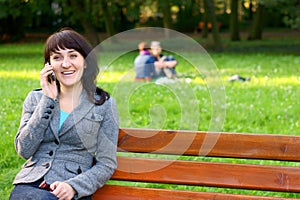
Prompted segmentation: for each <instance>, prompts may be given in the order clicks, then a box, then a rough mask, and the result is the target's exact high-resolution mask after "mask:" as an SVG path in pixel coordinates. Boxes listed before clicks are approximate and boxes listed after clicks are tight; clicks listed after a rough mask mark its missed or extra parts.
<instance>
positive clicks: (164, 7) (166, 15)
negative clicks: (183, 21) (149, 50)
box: [158, 0, 172, 38]
mask: <svg viewBox="0 0 300 200" xmlns="http://www.w3.org/2000/svg"><path fill="white" fill-rule="evenodd" d="M158 3H159V7H160V8H161V11H162V13H163V23H164V27H165V28H167V29H165V36H166V37H167V38H169V37H170V31H169V30H168V29H171V28H172V19H171V6H170V1H169V0H163V1H158Z"/></svg>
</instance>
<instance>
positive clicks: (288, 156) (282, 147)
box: [118, 128, 300, 161]
mask: <svg viewBox="0 0 300 200" xmlns="http://www.w3.org/2000/svg"><path fill="white" fill-rule="evenodd" d="M118 147H119V151H128V152H142V153H162V154H179V155H201V156H203V155H204V156H216V157H232V158H251V159H274V160H287V161H300V151H299V148H300V136H286V135H271V134H243V133H207V132H200V131H197V132H195V131H168V130H160V131H158V130H144V129H129V128H126V129H125V128H124V129H120V131H119V143H118Z"/></svg>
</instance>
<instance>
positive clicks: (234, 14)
mask: <svg viewBox="0 0 300 200" xmlns="http://www.w3.org/2000/svg"><path fill="white" fill-rule="evenodd" d="M238 3H239V0H231V2H230V10H231V14H230V39H231V40H232V41H238V40H240V33H239V19H238Z"/></svg>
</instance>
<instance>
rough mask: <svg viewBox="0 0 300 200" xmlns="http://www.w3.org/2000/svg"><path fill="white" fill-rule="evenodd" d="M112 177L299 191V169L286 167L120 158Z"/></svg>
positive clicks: (157, 181) (129, 179)
mask: <svg viewBox="0 0 300 200" xmlns="http://www.w3.org/2000/svg"><path fill="white" fill-rule="evenodd" d="M241 175H242V176H241ZM112 179H115V180H128V181H137V182H139V181H141V182H154V183H174V184H185V185H199V186H214V187H225V188H242V189H257V190H270V191H290V192H300V168H297V167H283V166H280V167H279V166H261V165H248V164H247V165H244V164H230V163H209V162H195V161H170V160H163V159H149V158H132V157H118V169H117V170H116V172H115V173H114V175H113V177H112Z"/></svg>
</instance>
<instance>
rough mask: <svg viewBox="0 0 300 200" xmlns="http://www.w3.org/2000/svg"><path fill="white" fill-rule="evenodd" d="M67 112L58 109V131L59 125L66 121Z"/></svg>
mask: <svg viewBox="0 0 300 200" xmlns="http://www.w3.org/2000/svg"><path fill="white" fill-rule="evenodd" d="M68 116H69V113H67V112H65V111H63V110H60V120H59V127H58V132H59V131H60V128H61V126H62V125H63V123H64V122H65V121H66V119H67V118H68Z"/></svg>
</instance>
